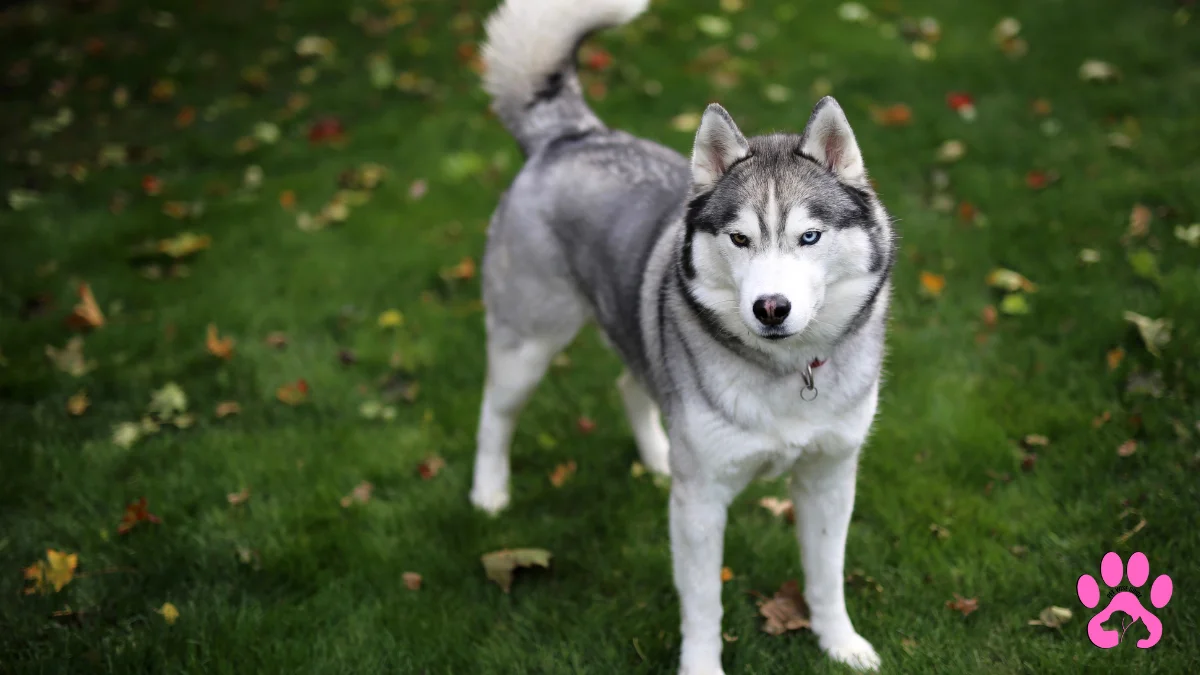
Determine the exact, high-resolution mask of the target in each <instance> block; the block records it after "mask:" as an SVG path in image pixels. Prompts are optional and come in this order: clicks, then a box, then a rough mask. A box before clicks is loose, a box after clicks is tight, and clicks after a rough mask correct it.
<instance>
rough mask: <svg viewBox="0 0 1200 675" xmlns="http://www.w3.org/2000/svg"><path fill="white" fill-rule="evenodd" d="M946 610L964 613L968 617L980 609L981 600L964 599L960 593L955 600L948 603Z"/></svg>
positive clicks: (955, 595)
mask: <svg viewBox="0 0 1200 675" xmlns="http://www.w3.org/2000/svg"><path fill="white" fill-rule="evenodd" d="M946 608H947V609H952V610H954V611H956V612H962V615H963V616H967V615H968V614H970V613H971V612H974V611H975V610H977V609H979V598H964V597H963V596H961V595H959V594H958V593H955V594H954V599H953V600H947V601H946Z"/></svg>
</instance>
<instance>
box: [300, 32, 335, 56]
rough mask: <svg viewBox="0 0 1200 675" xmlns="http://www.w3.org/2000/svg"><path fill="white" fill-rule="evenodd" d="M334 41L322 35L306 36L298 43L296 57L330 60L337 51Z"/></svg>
mask: <svg viewBox="0 0 1200 675" xmlns="http://www.w3.org/2000/svg"><path fill="white" fill-rule="evenodd" d="M335 49H336V48H335V47H334V44H333V41H332V40H330V39H329V38H327V37H322V36H320V35H305V36H304V37H302V38H300V39H299V40H297V41H296V55H297V56H303V57H306V58H307V57H318V58H322V59H328V58H330V57H331V56H333V53H334V51H335Z"/></svg>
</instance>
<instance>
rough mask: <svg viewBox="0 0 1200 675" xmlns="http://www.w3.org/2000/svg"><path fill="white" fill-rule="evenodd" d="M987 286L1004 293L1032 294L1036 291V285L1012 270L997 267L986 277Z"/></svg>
mask: <svg viewBox="0 0 1200 675" xmlns="http://www.w3.org/2000/svg"><path fill="white" fill-rule="evenodd" d="M987 285H988V286H991V287H992V288H1000V289H1003V290H1006V291H1010V292H1011V291H1025V292H1026V293H1033V292H1035V291H1037V285H1036V284H1034V283H1033V282H1032V281H1030V280H1029V279H1026V278H1025V277H1024V276H1023V275H1021V274H1020V273H1018V272H1014V271H1012V270H1008V269H1004V268H1002V267H998V268H996V269H994V270H992V271H991V272H989V273H988V275H987Z"/></svg>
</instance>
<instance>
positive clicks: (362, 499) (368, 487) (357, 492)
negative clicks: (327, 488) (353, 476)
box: [341, 480, 375, 509]
mask: <svg viewBox="0 0 1200 675" xmlns="http://www.w3.org/2000/svg"><path fill="white" fill-rule="evenodd" d="M374 490H375V486H374V485H372V484H371V483H370V482H368V481H365V480H364V481H363V482H361V483H359V484H358V485H355V486H354V489H353V490H351V491H350V494H348V495H346V496H345V497H342V501H341V504H342V508H343V509H348V508H350V505H351V504H366V503H367V502H369V501H371V493H372V492H373V491H374Z"/></svg>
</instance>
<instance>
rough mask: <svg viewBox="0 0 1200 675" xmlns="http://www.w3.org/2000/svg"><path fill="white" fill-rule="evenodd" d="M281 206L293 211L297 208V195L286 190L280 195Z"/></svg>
mask: <svg viewBox="0 0 1200 675" xmlns="http://www.w3.org/2000/svg"><path fill="white" fill-rule="evenodd" d="M279 205H280V206H282V207H283V208H285V209H287V210H288V211H291V210H292V209H293V208H295V207H296V193H295V192H293V191H291V190H284V191H283V192H280V193H279Z"/></svg>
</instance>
